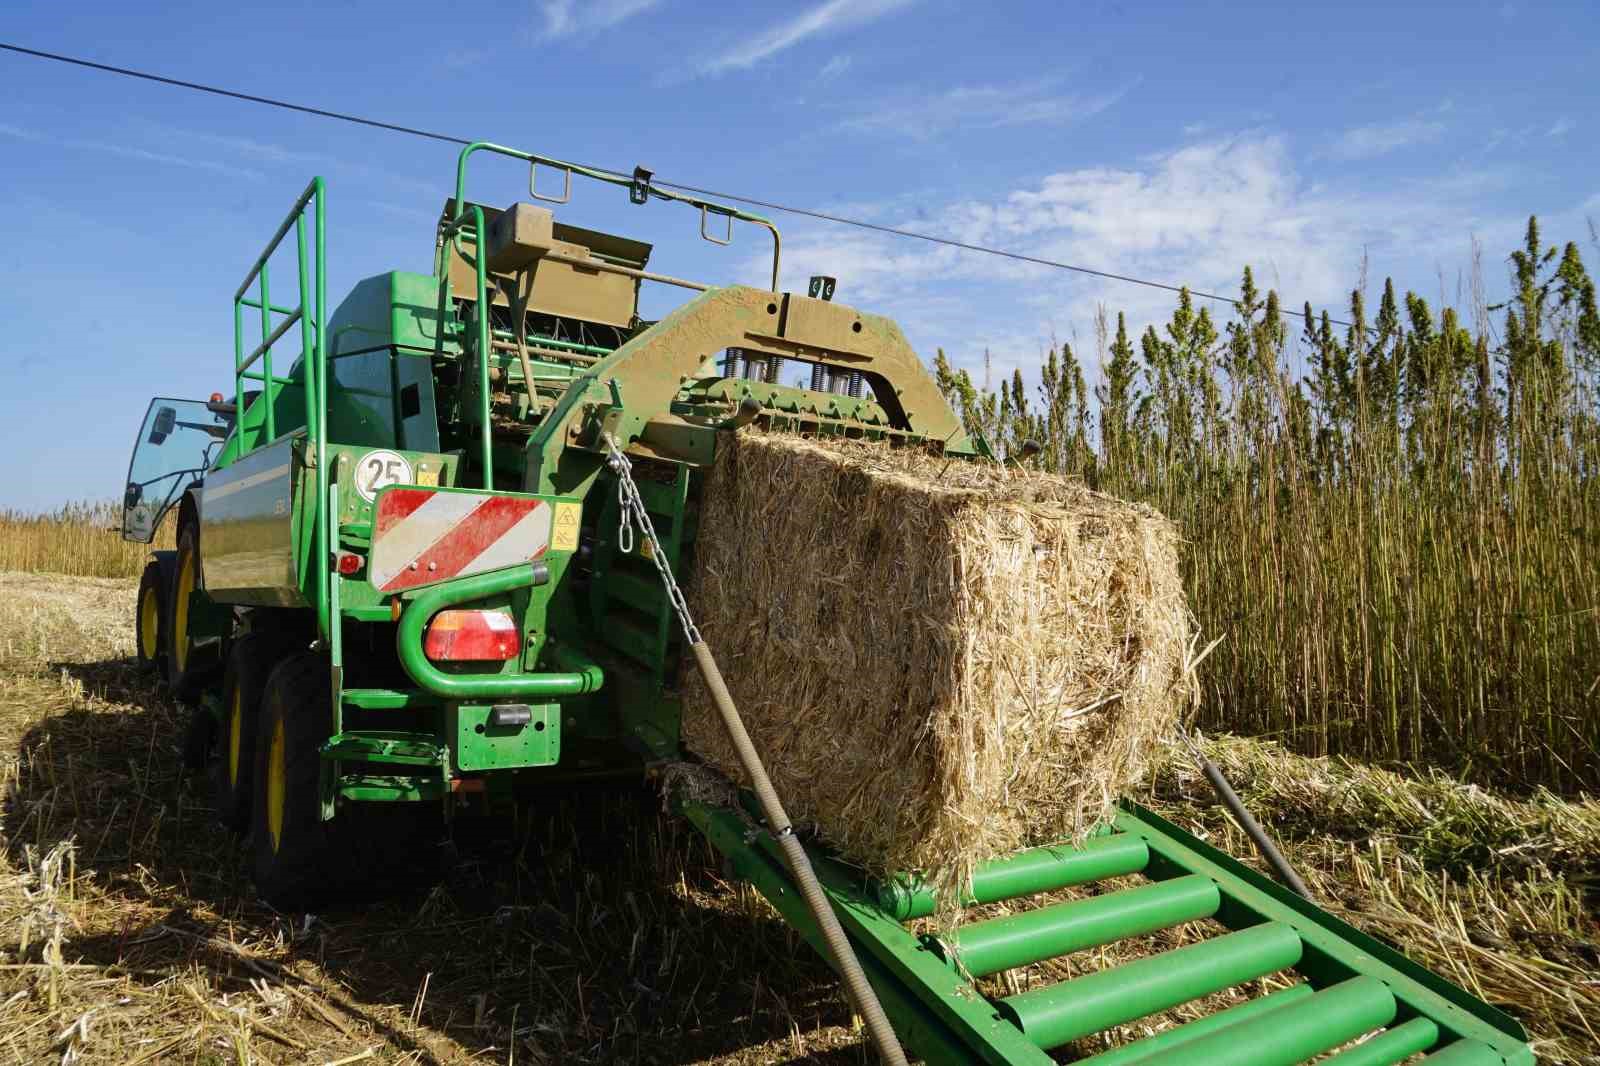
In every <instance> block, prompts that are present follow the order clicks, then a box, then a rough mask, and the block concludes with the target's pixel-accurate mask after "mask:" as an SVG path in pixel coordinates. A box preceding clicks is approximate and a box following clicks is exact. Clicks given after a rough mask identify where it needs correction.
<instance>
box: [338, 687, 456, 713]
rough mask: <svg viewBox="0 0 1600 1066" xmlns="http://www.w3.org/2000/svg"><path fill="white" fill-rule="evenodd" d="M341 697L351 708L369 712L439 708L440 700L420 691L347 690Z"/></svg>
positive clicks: (384, 689)
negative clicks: (411, 708) (409, 708)
mask: <svg viewBox="0 0 1600 1066" xmlns="http://www.w3.org/2000/svg"><path fill="white" fill-rule="evenodd" d="M340 695H341V696H342V697H343V698H344V702H345V704H346V705H347V706H350V707H360V708H362V709H364V710H368V711H398V710H402V709H405V708H408V707H437V706H439V704H440V702H441V701H440V699H439V697H438V696H435V695H433V694H431V693H428V692H423V691H421V690H420V689H414V690H406V689H393V688H347V689H345V690H344V691H343V692H341V693H340Z"/></svg>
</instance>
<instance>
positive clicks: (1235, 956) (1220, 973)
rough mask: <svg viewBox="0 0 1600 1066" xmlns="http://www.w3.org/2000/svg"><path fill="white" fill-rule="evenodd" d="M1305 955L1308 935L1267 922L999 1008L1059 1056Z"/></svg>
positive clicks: (1004, 1003)
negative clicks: (1086, 1039) (1071, 1046)
mask: <svg viewBox="0 0 1600 1066" xmlns="http://www.w3.org/2000/svg"><path fill="white" fill-rule="evenodd" d="M1302 949H1303V945H1302V944H1301V942H1300V935H1299V934H1298V933H1296V932H1295V931H1294V930H1293V929H1291V928H1290V927H1289V926H1287V925H1284V924H1283V923H1281V922H1264V923H1262V924H1261V925H1255V926H1251V927H1250V928H1248V929H1241V930H1240V931H1238V932H1236V933H1229V934H1227V935H1226V936H1219V937H1216V938H1215V939H1213V940H1204V941H1201V942H1200V943H1198V944H1190V945H1189V946H1188V947H1183V948H1178V949H1177V950H1175V951H1167V952H1163V953H1161V954H1160V955H1152V956H1149V957H1147V958H1142V959H1137V960H1135V961H1133V962H1129V963H1125V964H1124V965H1122V966H1117V967H1113V968H1112V969H1109V970H1101V971H1099V972H1097V973H1091V974H1087V975H1085V976H1083V977H1077V978H1074V979H1072V980H1070V981H1062V982H1060V983H1059V984H1054V985H1047V986H1045V987H1044V988H1038V989H1034V990H1033V991H1030V992H1024V993H1022V994H1021V995H1017V996H1011V997H1009V998H1007V999H1003V1000H1001V1001H1000V1002H999V1003H998V1004H996V1006H998V1007H999V1009H1000V1014H1001V1016H1002V1017H1005V1018H1008V1019H1009V1020H1010V1021H1011V1022H1012V1023H1013V1024H1014V1025H1016V1026H1017V1028H1019V1029H1021V1030H1022V1031H1023V1033H1025V1034H1026V1035H1027V1037H1028V1039H1029V1040H1032V1041H1033V1042H1034V1043H1035V1044H1036V1045H1038V1046H1039V1047H1041V1048H1052V1047H1056V1046H1058V1045H1060V1044H1065V1043H1066V1042H1067V1041H1069V1040H1076V1039H1077V1038H1078V1037H1080V1036H1088V1035H1089V1034H1090V1033H1095V1032H1099V1031H1100V1030H1101V1029H1106V1028H1109V1027H1111V1026H1113V1025H1121V1024H1122V1023H1123V1022H1129V1021H1132V1020H1133V1019H1135V1018H1143V1017H1144V1016H1145V1015H1147V1014H1154V1013H1156V1012H1157V1011H1163V1010H1167V1009H1168V1008H1171V1007H1176V1006H1177V1005H1178V1004H1180V1003H1187V1002H1189V1001H1190V1000H1191V999H1199V998H1200V997H1201V996H1205V995H1209V994H1211V993H1212V992H1219V991H1221V990H1222V989H1224V988H1229V987H1231V986H1233V985H1236V984H1239V983H1240V982H1241V981H1249V980H1251V979H1252V978H1256V977H1262V976H1265V975H1266V974H1269V973H1276V972H1277V971H1279V970H1282V969H1286V968H1287V967H1290V966H1293V965H1294V964H1295V963H1297V962H1299V961H1300V955H1301V951H1302ZM1188 1061H1193V1062H1207V1061H1214V1060H1209V1059H1205V1058H1196V1059H1191V1060H1188ZM1229 1061H1231V1060H1229Z"/></svg>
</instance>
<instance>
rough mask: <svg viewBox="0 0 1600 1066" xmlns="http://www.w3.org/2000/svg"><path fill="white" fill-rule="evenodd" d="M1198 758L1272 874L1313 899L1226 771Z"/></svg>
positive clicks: (1303, 897) (1202, 768)
mask: <svg viewBox="0 0 1600 1066" xmlns="http://www.w3.org/2000/svg"><path fill="white" fill-rule="evenodd" d="M1195 755H1196V756H1197V757H1198V758H1199V760H1200V769H1201V771H1202V772H1203V773H1204V774H1205V775H1206V780H1207V781H1210V782H1211V789H1212V791H1214V792H1215V793H1216V794H1217V798H1218V799H1219V800H1221V801H1222V805H1223V806H1224V807H1226V808H1228V811H1229V812H1230V813H1231V814H1232V815H1233V819H1234V821H1236V822H1238V823H1239V828H1240V829H1243V830H1244V831H1245V835H1246V836H1248V837H1249V838H1250V839H1251V840H1252V841H1254V843H1255V846H1256V850H1257V851H1259V852H1260V853H1261V857H1262V858H1263V859H1265V860H1266V863H1267V865H1268V866H1270V867H1272V872H1273V873H1275V874H1277V875H1278V880H1280V881H1282V882H1283V883H1284V884H1285V885H1287V886H1288V887H1289V890H1290V891H1291V892H1293V893H1294V894H1295V895H1297V896H1299V897H1301V898H1302V899H1308V900H1309V899H1311V898H1312V896H1311V889H1309V888H1308V887H1306V883H1305V882H1304V881H1302V880H1301V879H1300V875H1299V874H1298V873H1296V872H1295V869H1294V867H1293V866H1291V865H1289V860H1288V859H1286V858H1284V857H1283V852H1281V851H1279V850H1278V845H1276V844H1274V843H1273V842H1272V838H1271V837H1269V836H1267V831H1266V830H1265V829H1262V828H1261V823H1260V822H1258V821H1256V819H1255V816H1254V815H1252V814H1251V813H1250V811H1249V810H1248V809H1247V808H1246V807H1245V805H1244V801H1243V800H1241V799H1240V798H1239V794H1238V793H1237V792H1235V791H1234V790H1233V786H1232V785H1230V784H1228V779H1227V778H1226V777H1223V776H1222V770H1221V769H1220V768H1218V766H1217V764H1216V763H1214V762H1212V761H1211V760H1210V759H1208V758H1206V757H1205V756H1204V755H1201V754H1200V753H1199V751H1196V752H1195ZM1313 902H1314V901H1313Z"/></svg>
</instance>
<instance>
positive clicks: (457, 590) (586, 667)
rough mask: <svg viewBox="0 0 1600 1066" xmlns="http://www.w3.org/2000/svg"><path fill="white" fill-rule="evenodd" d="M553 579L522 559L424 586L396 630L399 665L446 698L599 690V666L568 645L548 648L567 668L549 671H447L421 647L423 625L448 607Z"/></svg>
mask: <svg viewBox="0 0 1600 1066" xmlns="http://www.w3.org/2000/svg"><path fill="white" fill-rule="evenodd" d="M549 579H550V572H549V571H548V570H546V569H545V568H544V566H543V565H542V564H534V563H523V564H521V565H519V566H513V567H511V568H509V569H507V570H496V571H494V572H492V573H488V574H478V575H475V576H473V577H465V578H461V579H459V580H457V581H450V582H447V583H445V584H443V585H436V586H434V587H433V588H430V589H425V590H424V591H422V592H421V593H419V594H418V595H417V597H416V598H415V599H413V600H412V601H411V602H410V604H408V605H407V606H406V609H405V613H403V614H402V615H401V616H400V627H399V632H397V633H396V634H395V645H396V647H397V649H398V651H399V653H400V664H401V665H402V666H404V667H405V671H406V673H407V674H409V675H410V677H411V680H412V681H415V682H416V683H417V685H418V686H419V687H420V688H423V689H425V690H427V691H428V692H431V693H433V694H434V695H436V696H443V697H444V698H445V699H452V700H466V699H484V698H490V699H497V698H501V697H506V698H509V697H526V698H529V699H548V698H551V697H555V696H581V695H583V694H584V693H586V692H594V691H595V690H596V689H598V688H599V687H600V685H601V684H602V682H603V681H604V679H605V675H604V674H603V673H601V670H600V667H598V666H596V665H595V664H594V663H593V662H591V661H589V660H588V659H586V658H584V657H583V656H581V655H580V654H579V653H577V652H576V651H574V650H572V649H569V648H566V647H564V646H563V647H551V648H550V649H549V652H548V654H549V655H550V658H551V659H553V660H554V661H555V662H557V663H558V664H559V665H560V666H562V667H563V668H564V669H563V671H562V672H560V673H548V674H447V673H445V672H444V671H442V670H440V669H439V668H438V667H437V666H434V665H433V663H431V662H429V661H428V657H427V656H426V655H424V654H423V652H422V633H423V630H424V629H425V628H426V627H427V624H428V621H429V620H430V619H431V618H432V617H433V616H434V615H436V614H438V613H439V612H440V611H442V610H444V609H445V608H446V607H453V606H455V605H456V604H458V603H470V602H471V601H473V600H482V599H487V598H488V597H490V596H497V595H499V594H501V593H504V592H510V591H512V590H514V589H520V588H528V587H530V586H533V585H542V584H544V583H545V582H546V581H548V580H549Z"/></svg>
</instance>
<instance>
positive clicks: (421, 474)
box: [417, 467, 439, 485]
mask: <svg viewBox="0 0 1600 1066" xmlns="http://www.w3.org/2000/svg"><path fill="white" fill-rule="evenodd" d="M417 484H418V485H437V484H439V471H437V470H427V469H424V468H422V467H418V468H417Z"/></svg>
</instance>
